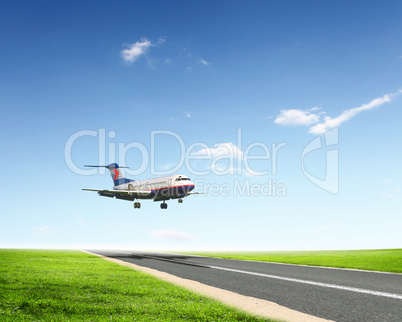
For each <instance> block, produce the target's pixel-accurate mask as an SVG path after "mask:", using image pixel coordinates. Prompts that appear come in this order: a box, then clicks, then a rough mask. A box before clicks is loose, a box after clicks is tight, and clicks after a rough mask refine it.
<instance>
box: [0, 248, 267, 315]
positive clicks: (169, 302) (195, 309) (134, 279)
mask: <svg viewBox="0 0 402 322" xmlns="http://www.w3.org/2000/svg"><path fill="white" fill-rule="evenodd" d="M0 320H1V321H63V320H64V321H66V320H69V321H99V320H101V321H103V320H113V321H122V320H126V321H127V320H129V321H266V320H264V319H260V318H257V317H254V316H251V315H248V314H246V313H243V312H240V311H237V310H236V309H233V308H229V307H227V306H224V305H222V304H221V303H219V302H217V301H214V300H211V299H209V298H206V297H204V296H200V295H197V294H194V293H192V292H190V291H187V290H184V289H182V288H180V287H177V286H174V285H172V284H169V283H167V282H163V281H160V280H158V279H157V278H154V277H152V276H149V275H146V274H144V273H141V272H137V271H135V270H133V269H130V268H127V267H124V266H120V265H118V264H115V263H111V262H108V261H105V260H103V259H101V258H99V257H96V256H93V255H89V254H86V253H83V252H80V251H45V250H5V249H3V250H1V249H0Z"/></svg>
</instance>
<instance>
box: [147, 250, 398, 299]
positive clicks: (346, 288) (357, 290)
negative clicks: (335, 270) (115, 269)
mask: <svg viewBox="0 0 402 322" xmlns="http://www.w3.org/2000/svg"><path fill="white" fill-rule="evenodd" d="M142 256H144V257H148V258H151V259H156V260H163V261H167V262H173V263H179V264H186V265H191V266H200V267H206V268H211V269H219V270H222V271H228V272H234V273H241V274H248V275H254V276H261V277H266V278H272V279H277V280H283V281H288V282H295V283H301V284H309V285H315V286H321V287H327V288H334V289H338V290H343V291H350V292H355V293H363V294H370V295H375V296H381V297H389V298H393V299H398V300H402V294H394V293H387V292H380V291H373V290H366V289H363V288H357V287H349V286H344V285H336V284H328V283H321V282H315V281H309V280H302V279H298V278H291V277H283V276H278V275H271V274H263V273H256V272H250V271H243V270H239V269H233V268H226V267H219V266H211V265H205V264H198V263H191V262H186V261H181V260H175V259H168V258H160V257H155V256H149V255H142Z"/></svg>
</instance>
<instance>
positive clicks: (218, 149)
mask: <svg viewBox="0 0 402 322" xmlns="http://www.w3.org/2000/svg"><path fill="white" fill-rule="evenodd" d="M194 155H208V156H211V157H212V158H216V157H223V156H228V157H231V158H236V159H240V160H241V159H242V158H243V151H241V150H240V149H239V148H238V147H237V146H236V145H234V144H233V143H232V142H226V143H217V144H214V147H213V148H209V147H208V148H204V149H201V150H199V151H197V152H196V153H194Z"/></svg>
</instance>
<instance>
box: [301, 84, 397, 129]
mask: <svg viewBox="0 0 402 322" xmlns="http://www.w3.org/2000/svg"><path fill="white" fill-rule="evenodd" d="M400 93H402V90H399V91H398V92H396V93H393V94H386V95H384V96H382V97H377V98H375V99H373V100H372V101H371V102H369V103H367V104H363V105H361V106H359V107H355V108H351V109H348V110H345V111H343V112H342V114H341V115H339V116H337V117H335V118H332V117H329V116H326V117H324V122H322V123H319V124H317V125H314V126H312V127H311V128H310V131H309V132H310V133H313V134H322V133H325V132H327V131H329V130H331V129H333V128H336V127H338V126H339V125H341V124H342V123H343V122H345V121H348V120H350V119H351V118H352V117H354V116H355V115H357V114H358V113H360V112H363V111H367V110H371V109H373V108H376V107H378V106H381V105H383V104H385V103H389V102H390V101H391V100H392V99H393V98H394V97H395V96H396V95H398V94H400Z"/></svg>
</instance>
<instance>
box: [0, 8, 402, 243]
mask: <svg viewBox="0 0 402 322" xmlns="http://www.w3.org/2000/svg"><path fill="white" fill-rule="evenodd" d="M401 10H402V4H401V3H399V2H397V1H387V2H381V1H353V2H351V1H326V2H322V1H305V2H300V1H252V2H247V3H246V2H243V1H202V2H201V1H199V2H188V1H171V2H166V3H165V2H157V1H147V2H133V1H119V2H117V3H111V2H105V1H85V2H82V1H69V2H54V1H36V2H32V1H13V2H2V3H0V41H1V44H2V46H1V47H2V49H1V51H0V71H1V72H0V93H1V95H0V111H1V114H0V115H1V118H0V124H1V127H0V131H1V138H0V142H1V150H2V152H1V155H0V159H1V162H2V164H3V170H2V175H3V180H2V184H1V187H0V190H1V198H2V202H1V206H0V207H1V217H0V218H1V219H0V220H1V225H0V247H30V248H36V247H41V248H129V249H156V250H182V249H200V250H204V249H208V250H209V249H216V250H218V249H219V250H221V249H229V250H310V249H363V248H398V247H401V242H402V237H401V234H400V227H401V226H402V216H401V215H402V214H401V209H402V203H401V200H402V198H401V197H402V191H401V189H402V175H401V170H400V169H401V168H400V165H401V163H402V153H401V149H400V146H401V144H400V142H401V141H402V132H401V131H400V125H401V121H400V119H401V116H402V109H401V108H402V76H401V75H402V42H401V39H402V20H401V19H400V13H401ZM158 133H159V134H158ZM326 133H327V134H326ZM74 138H76V139H75V140H74ZM69 144H70V145H69ZM320 144H321V145H320ZM130 147H131V148H130ZM129 148H130V149H129ZM125 149H126V150H127V151H126V152H124V151H125ZM144 151H145V152H144ZM275 151H276V153H274V152H275ZM186 155H187V157H186ZM208 155H209V157H208ZM189 156H190V157H189ZM206 156H207V157H206ZM256 156H257V157H258V156H259V157H260V159H257V158H256ZM202 157H204V159H201V158H202ZM253 157H254V158H253ZM99 161H105V162H106V163H109V162H115V161H116V162H118V163H120V164H126V165H127V166H129V167H130V168H131V170H129V172H128V173H127V177H130V178H135V179H146V178H148V177H154V176H156V175H158V174H159V173H168V172H169V171H170V170H172V169H174V168H175V167H176V168H178V169H177V172H178V173H183V174H187V175H189V176H190V177H191V179H192V180H193V181H195V182H196V185H197V187H196V190H198V191H203V192H206V194H205V195H199V196H191V197H188V198H186V199H185V201H184V203H183V204H178V203H177V201H175V200H173V201H170V202H168V204H169V208H168V209H167V210H161V209H160V208H159V204H158V203H154V202H152V201H143V202H142V207H141V209H140V210H137V209H134V208H133V206H132V204H131V203H130V202H126V201H122V200H113V199H109V198H102V197H99V196H97V195H96V193H90V192H85V191H81V189H82V188H105V189H110V188H112V181H111V179H110V176H109V174H108V173H105V174H102V173H101V174H95V175H85V174H87V172H84V171H83V170H84V168H83V167H82V166H83V165H84V164H97V163H98V162H99ZM247 167H248V169H247ZM77 169H78V170H77ZM136 170H138V171H136ZM130 171H131V172H130ZM175 172H176V171H175ZM259 172H263V173H264V174H263V175H259ZM130 173H131V175H130ZM200 173H201V174H200ZM314 178H316V179H314ZM314 180H315V183H314V182H313V181H314Z"/></svg>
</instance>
